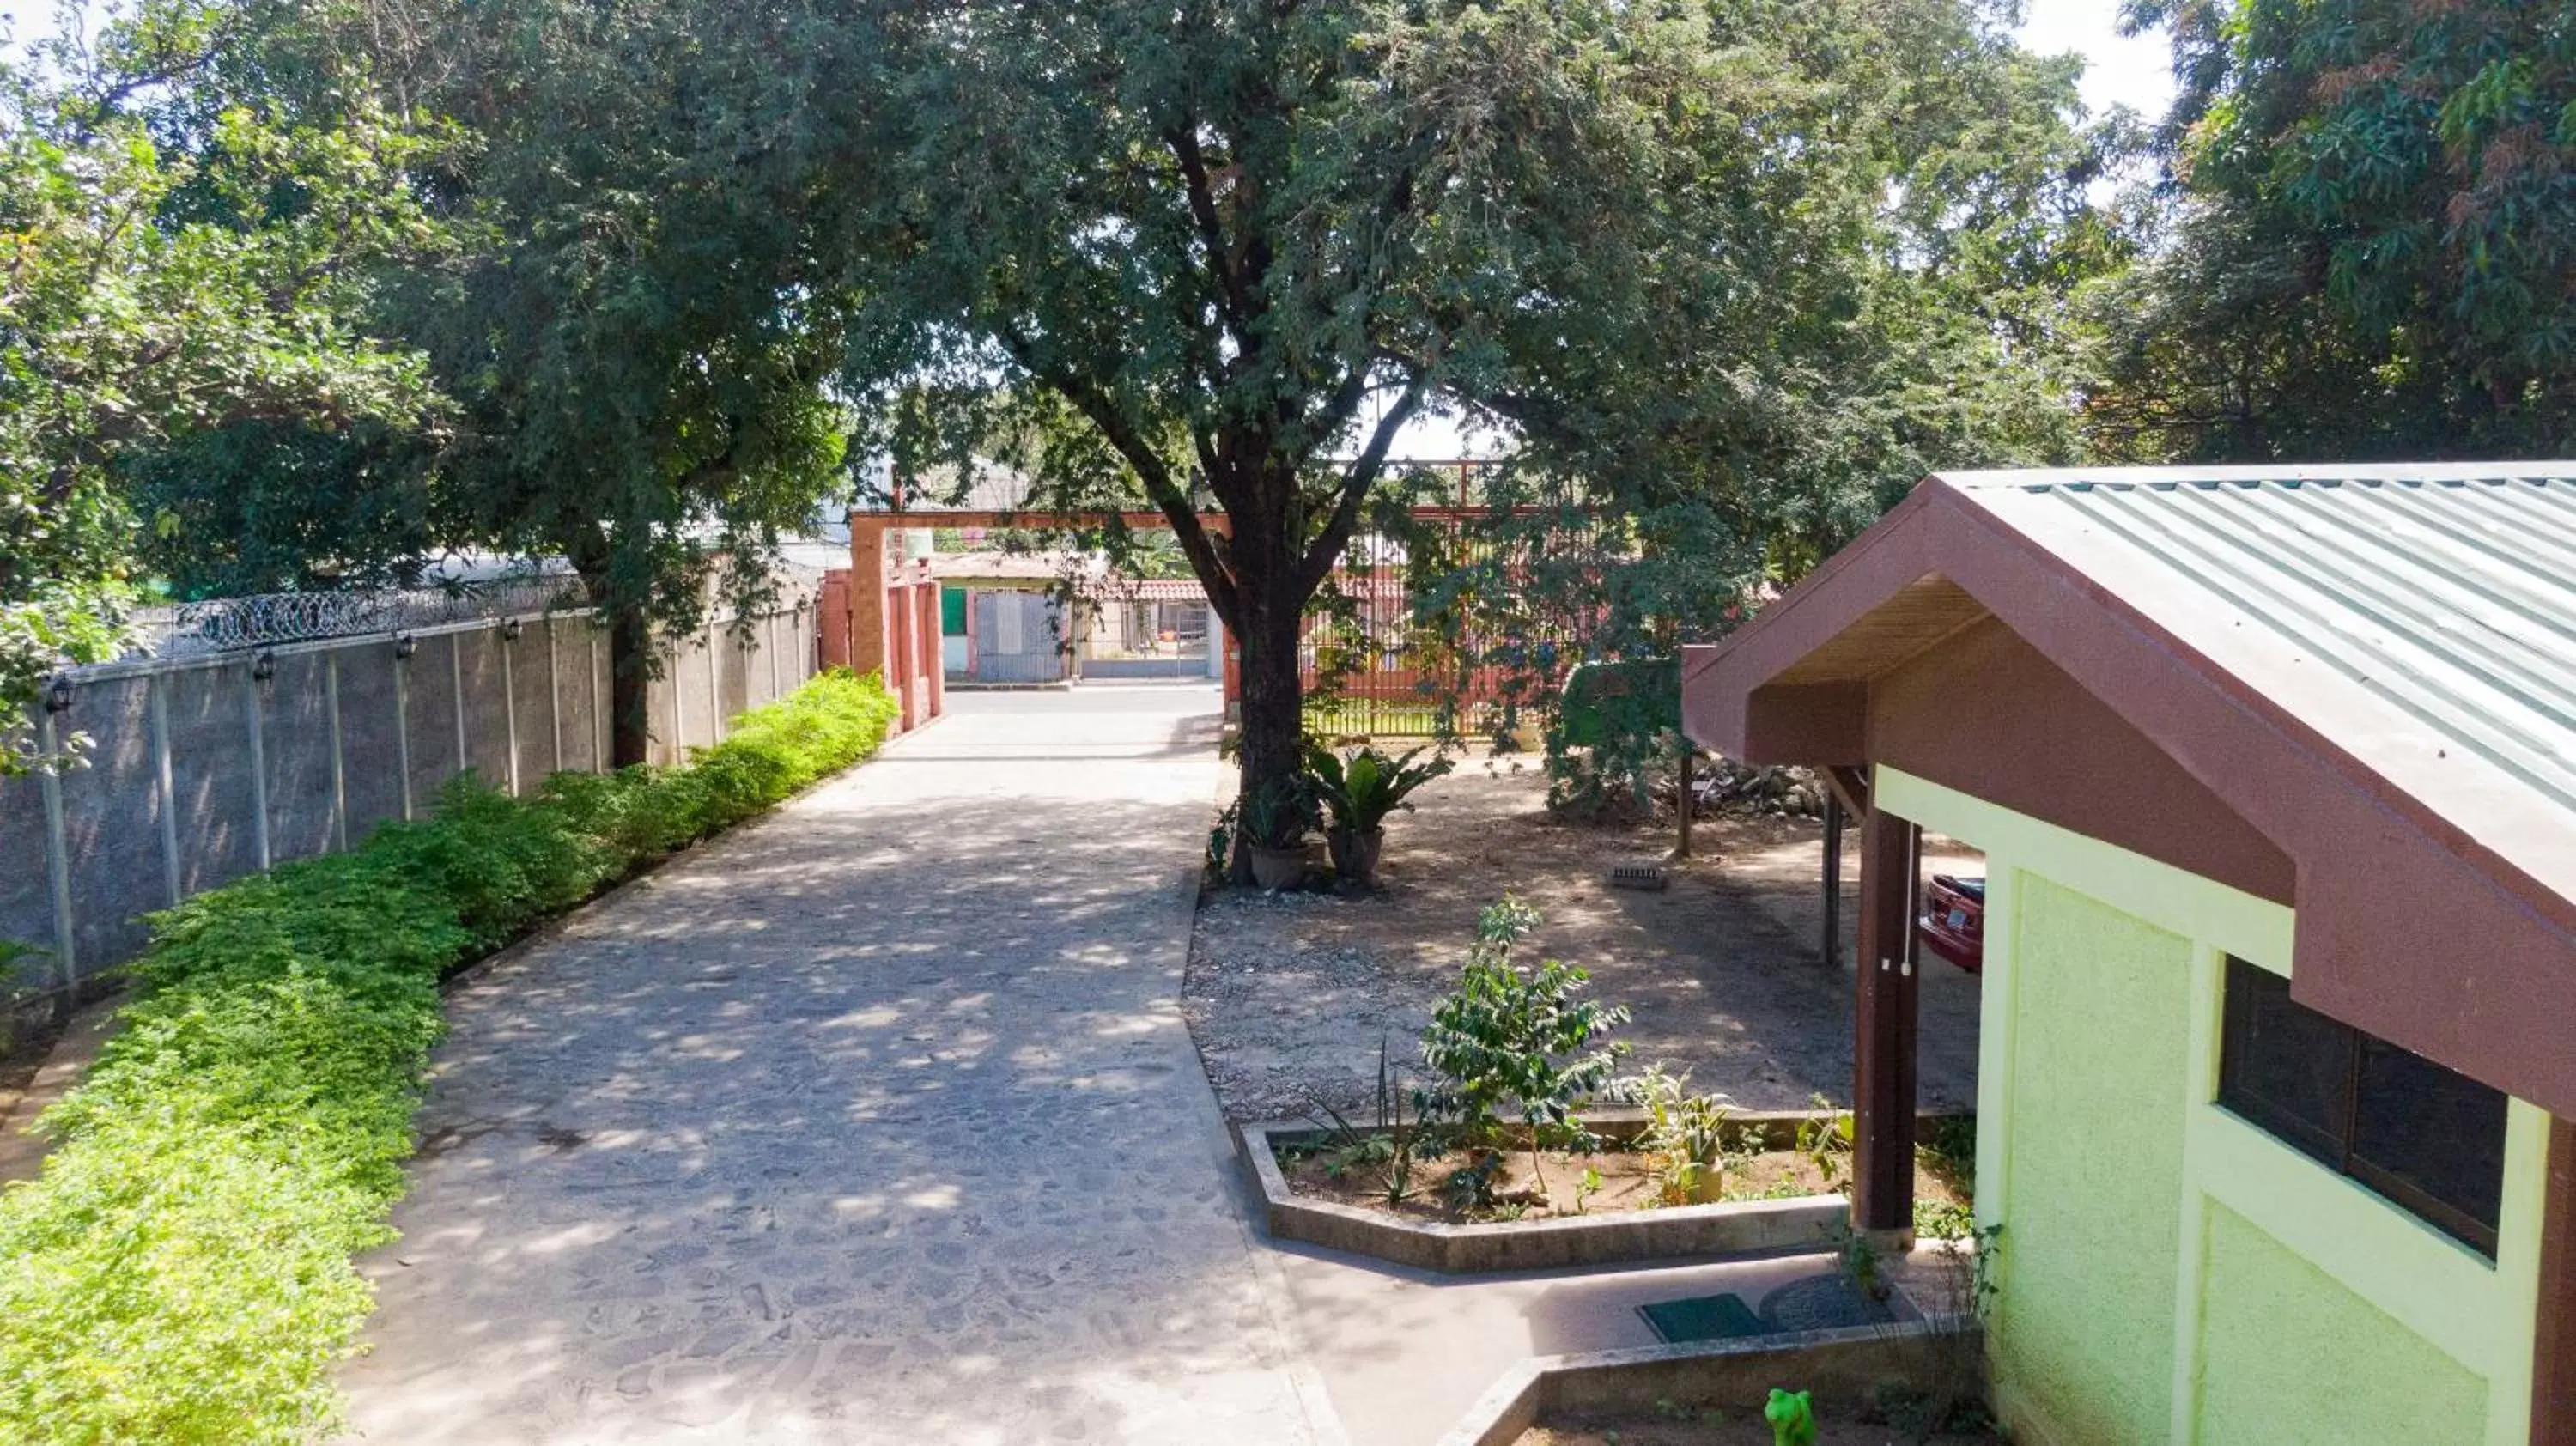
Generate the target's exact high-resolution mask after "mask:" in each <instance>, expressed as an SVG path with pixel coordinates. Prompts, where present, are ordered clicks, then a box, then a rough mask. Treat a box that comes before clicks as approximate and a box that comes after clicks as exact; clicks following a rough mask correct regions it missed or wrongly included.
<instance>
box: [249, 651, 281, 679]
mask: <svg viewBox="0 0 2576 1446" xmlns="http://www.w3.org/2000/svg"><path fill="white" fill-rule="evenodd" d="M276 676H277V654H275V653H262V654H260V655H259V656H258V657H256V658H253V659H251V662H250V677H251V681H252V682H254V683H265V682H267V681H268V680H269V679H271V678H274V677H276Z"/></svg>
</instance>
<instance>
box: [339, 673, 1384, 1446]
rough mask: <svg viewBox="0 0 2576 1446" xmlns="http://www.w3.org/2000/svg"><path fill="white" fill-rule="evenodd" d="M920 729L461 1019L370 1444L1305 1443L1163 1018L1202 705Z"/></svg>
mask: <svg viewBox="0 0 2576 1446" xmlns="http://www.w3.org/2000/svg"><path fill="white" fill-rule="evenodd" d="M952 702H953V703H954V704H955V705H956V709H955V713H954V715H953V716H951V717H950V718H949V719H947V720H945V721H943V722H941V723H940V724H938V725H937V726H935V727H933V728H930V729H927V730H925V731H923V732H921V733H919V734H916V735H914V736H912V737H910V738H906V739H903V740H901V741H899V742H897V743H896V744H894V745H893V746H891V747H890V748H888V749H887V750H886V752H885V753H884V754H883V755H881V756H880V757H879V759H878V760H877V761H876V762H874V763H871V764H869V765H868V766H866V767H864V768H861V769H858V770H856V771H855V772H853V773H851V774H849V775H847V776H846V777H844V778H842V779H840V780H838V781H836V782H834V783H832V784H829V785H827V786H825V787H823V788H822V789H820V790H818V791H816V792H814V793H812V794H810V795H808V796H806V797H805V798H803V799H800V800H798V801H797V802H795V803H793V804H790V805H789V806H788V807H786V808H785V809H783V810H781V811H780V812H779V813H778V814H777V815H776V816H774V817H771V818H769V819H766V820H764V821H761V822H759V823H756V824H753V825H751V826H750V827H748V828H745V829H743V830H740V831H739V832H737V833H736V834H734V835H733V836H731V837H729V838H727V839H724V840H722V841H719V842H718V843H716V844H715V845H713V846H710V847H708V848H706V849H704V850H702V851H700V852H699V853H696V854H693V855H691V856H690V857H688V858H687V859H685V860H682V861H680V862H678V863H676V864H674V865H672V866H670V867H668V868H665V869H664V870H662V871H661V872H660V873H658V874H656V875H654V876H653V877H652V878H650V879H648V880H646V881H645V882H643V883H641V884H639V885H637V886H635V887H633V888H630V889H628V890H626V891H624V892H622V893H620V894H618V895H617V896H615V897H614V898H611V899H609V900H606V901H604V902H602V903H600V904H598V905H595V906H593V907H592V908H590V909H587V910H585V911H583V912H582V913H581V914H579V915H577V916H575V918H574V919H573V920H571V921H570V922H569V924H568V926H567V927H565V928H564V929H563V930H562V931H561V932H559V933H557V934H555V935H554V936H552V937H550V938H547V939H545V940H544V941H543V942H541V943H538V944H537V945H535V946H534V947H531V948H528V949H526V950H523V951H521V952H520V953H518V954H517V955H515V956H513V957H511V958H509V959H508V960H506V961H504V962H502V963H501V964H499V965H497V966H496V967H494V968H493V969H492V970H491V971H490V973H489V974H488V975H487V976H486V977H484V978H483V979H481V980H480V981H478V982H477V983H476V984H474V985H473V986H472V987H470V988H468V989H466V990H464V991H462V992H461V993H460V994H459V995H458V996H457V998H456V999H455V1001H454V1003H453V1006H452V1010H451V1014H452V1017H453V1021H454V1033H453V1035H452V1037H451V1038H450V1039H449V1041H448V1043H447V1044H446V1046H445V1047H444V1048H443V1049H442V1050H441V1051H440V1055H439V1062H438V1074H437V1078H436V1082H435V1084H434V1086H433V1089H432V1093H431V1098H430V1102H429V1105H428V1108H427V1113H426V1115H425V1116H424V1120H423V1128H424V1132H425V1136H426V1139H425V1145H424V1148H423V1151H422V1157H421V1159H420V1160H419V1161H418V1162H417V1164H416V1165H415V1166H414V1169H413V1175H414V1181H415V1184H414V1190H413V1194H412V1195H411V1197H410V1199H409V1200H407V1201H406V1202H405V1203H404V1205H403V1206H402V1208H401V1209H400V1210H399V1211H398V1212H397V1215H396V1222H395V1223H396V1224H397V1225H398V1226H399V1227H400V1228H401V1230H402V1232H403V1239H402V1241H401V1242H400V1243H399V1244H397V1245H395V1246H394V1247H392V1248H391V1249H390V1250H388V1251H384V1252H380V1253H379V1254H378V1255H377V1256H375V1257H374V1258H372V1259H371V1261H370V1262H369V1269H370V1272H371V1273H372V1274H373V1275H374V1276H375V1278H376V1279H377V1280H378V1281H379V1289H380V1299H381V1308H380V1310H379V1312H378V1315H377V1317H376V1320H375V1322H374V1324H373V1326H372V1327H371V1329H370V1331H369V1339H370V1341H371V1343H372V1345H373V1348H374V1349H373V1352H372V1354H370V1355H368V1356H367V1357H364V1358H362V1359H361V1360H359V1361H357V1362H355V1363H354V1364H353V1365H352V1366H351V1368H350V1369H349V1370H348V1372H347V1383H348V1385H349V1387H350V1390H351V1393H352V1397H353V1404H352V1412H351V1424H352V1426H353V1427H354V1428H355V1429H356V1431H357V1433H358V1434H359V1435H360V1436H361V1437H362V1438H363V1439H365V1440H368V1441H371V1442H383V1443H399V1446H435V1443H444V1442H456V1443H465V1442H471V1443H476V1446H499V1443H518V1442H546V1443H594V1442H595V1443H625V1442H655V1443H661V1442H701V1441H704V1442H714V1441H726V1442H732V1441H758V1442H763V1443H771V1442H780V1443H802V1442H817V1443H823V1442H850V1443H859V1442H906V1443H914V1442H918V1443H941V1446H946V1443H977V1442H1014V1443H1016V1442H1035V1441H1065V1440H1073V1441H1083V1440H1088V1441H1101V1442H1109V1441H1127V1442H1176V1443H1178V1442H1187V1443H1202V1442H1220V1441H1221V1442H1227V1443H1242V1446H1261V1443H1270V1442H1279V1443H1301V1442H1307V1441H1317V1440H1325V1441H1329V1440H1333V1439H1336V1438H1335V1436H1334V1434H1333V1432H1334V1428H1333V1427H1332V1425H1331V1422H1330V1416H1331V1413H1330V1411H1329V1409H1328V1408H1326V1407H1324V1406H1323V1405H1322V1404H1321V1403H1322V1400H1323V1397H1322V1393H1321V1391H1320V1389H1319V1388H1318V1387H1316V1386H1315V1385H1314V1384H1313V1382H1314V1378H1313V1377H1312V1376H1311V1375H1310V1374H1309V1373H1307V1372H1306V1371H1305V1370H1304V1369H1303V1368H1302V1367H1301V1366H1299V1365H1298V1364H1297V1363H1298V1361H1299V1352H1298V1351H1297V1350H1296V1349H1295V1347H1294V1345H1293V1343H1292V1341H1291V1339H1290V1335H1289V1331H1288V1328H1287V1326H1286V1322H1287V1321H1288V1320H1289V1318H1290V1315H1291V1312H1290V1310H1289V1308H1288V1307H1287V1305H1286V1304H1285V1298H1286V1295H1287V1293H1286V1292H1285V1291H1284V1290H1283V1289H1282V1288H1281V1286H1280V1282H1279V1277H1278V1274H1277V1268H1278V1267H1277V1263H1276V1261H1275V1260H1274V1259H1272V1258H1270V1257H1267V1256H1262V1255H1256V1254H1255V1248H1254V1243H1253V1241H1252V1240H1251V1238H1250V1236H1249V1234H1248V1232H1247V1230H1246V1228H1245V1226H1244V1225H1243V1223H1242V1216H1241V1214H1240V1212H1239V1209H1238V1207H1237V1205H1236V1202H1235V1196H1234V1193H1233V1191H1234V1186H1233V1180H1232V1174H1231V1166H1230V1164H1229V1161H1228V1158H1227V1155H1226V1147H1225V1141H1224V1137H1223V1134H1222V1130H1221V1127H1220V1126H1219V1124H1218V1122H1217V1118H1216V1113H1215V1103H1214V1100H1213V1098H1212V1096H1211V1095H1210V1094H1209V1091H1208V1087H1207V1083H1206V1080H1205V1078H1204V1077H1203V1076H1202V1074H1201V1073H1200V1071H1199V1067H1198V1061H1197V1059H1196V1057H1195V1055H1194V1053H1193V1051H1192V1049H1191V1047H1190V1042H1189V1038H1188V1035H1187V1033H1186V1032H1185V1031H1184V1030H1183V1028H1182V1025H1181V1020H1180V1014H1179V1009H1178V997H1179V994H1180V986H1181V970H1182V965H1183V963H1184V958H1185V951H1186V949H1187V947H1188V939H1189V912H1188V910H1189V903H1188V894H1187V893H1186V891H1185V889H1184V885H1183V879H1184V877H1185V873H1186V871H1187V870H1188V868H1189V867H1190V865H1191V862H1192V860H1193V859H1194V857H1195V856H1196V854H1197V853H1198V851H1199V849H1200V848H1201V846H1202V845H1203V842H1204V840H1205V838H1206V826H1207V818H1208V808H1209V801H1210V798H1211V795H1212V793H1213V790H1214V788H1215V785H1216V781H1217V773H1216V768H1217V764H1216V762H1215V759H1214V756H1213V750H1212V749H1211V748H1210V747H1209V746H1208V745H1207V742H1206V741H1202V740H1203V739H1204V738H1206V737H1207V736H1208V734H1207V729H1208V728H1209V727H1211V726H1212V722H1211V720H1210V719H1209V718H1207V717H1206V715H1208V714H1210V713H1212V711H1213V709H1214V706H1215V697H1214V694H1213V692H1212V691H1209V690H1205V689H1196V688H1171V687H1155V686H1150V685H1148V686H1137V687H1130V688H1100V687H1092V688H1085V689H1083V690H1081V691H1079V692H1077V693H1074V694H1071V695H1065V694H1009V695H960V696H958V697H955V698H953V699H952ZM1265 1282H1266V1283H1265Z"/></svg>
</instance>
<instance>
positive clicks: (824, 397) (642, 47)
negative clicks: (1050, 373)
mask: <svg viewBox="0 0 2576 1446" xmlns="http://www.w3.org/2000/svg"><path fill="white" fill-rule="evenodd" d="M797 10H798V7H796V6H793V5H776V6H762V5H743V6H740V7H727V8H722V9H717V10H710V9H709V8H708V7H705V6H702V5H691V4H684V3H631V4H624V5H615V6H595V5H572V4H567V5H555V6H545V5H530V6H525V7H488V8H487V7H474V6H464V7H458V8H455V9H453V10H451V11H449V12H447V13H446V14H445V16H444V17H443V19H442V20H441V22H440V25H439V27H438V28H437V30H436V32H435V33H436V37H437V38H436V42H435V44H434V45H433V46H431V47H430V49H429V50H428V51H427V52H426V53H425V54H424V55H422V56H421V57H419V58H418V59H417V60H416V61H415V62H414V64H415V66H416V68H418V69H420V70H422V71H424V72H427V73H428V74H429V75H430V77H431V79H430V81H429V82H428V84H427V85H426V87H425V94H426V95H428V96H429V97H430V98H431V99H432V100H434V101H435V102H436V103H437V104H439V105H440V106H441V107H442V108H443V109H444V110H445V111H446V112H447V113H448V114H450V115H452V116H454V117H455V118H457V120H458V121H459V123H461V124H462V125H464V126H465V127H466V128H467V130H468V131H469V132H470V134H471V135H472V136H473V137H474V142H475V144H474V147H473V153H472V154H471V155H470V157H468V158H466V159H464V160H462V161H461V162H460V163H459V164H458V165H457V166H456V167H455V168H454V170H453V172H452V173H451V174H449V175H448V176H446V177H443V178H442V182H441V184H442V186H443V187H444V188H445V189H446V190H447V191H448V192H449V193H450V195H451V199H450V201H449V203H448V205H449V213H450V215H451V218H452V222H453V224H454V225H455V226H456V227H457V228H458V229H459V231H460V232H461V233H462V235H463V236H464V238H465V239H464V242H463V244H462V245H461V246H460V247H459V256H458V259H457V261H456V263H455V264H454V265H452V266H450V267H447V268H445V269H443V270H441V271H439V272H437V273H435V274H430V275H425V276H422V277H420V278H418V279H417V282H416V284H415V286H414V287H413V288H411V289H410V291H409V292H408V293H407V295H406V296H405V298H404V301H403V303H402V305H401V307H400V308H399V309H400V311H401V313H402V314H403V316H404V317H405V318H406V326H407V332H408V334H409V335H411V336H413V337H414V338H416V339H417V340H419V341H420V342H421V343H422V344H423V345H425V346H426V347H427V348H428V350H429V353H430V355H431V356H432V358H433V359H434V360H435V362H436V367H437V375H438V377H439V379H440V381H441V382H442V384H443V385H444V386H445V387H446V388H447V389H448V390H449V391H450V392H451V393H452V394H453V395H454V396H455V397H456V398H457V400H458V405H459V406H460V408H461V410H462V417H461V419H460V422H459V424H458V426H457V428H456V434H457V435H456V438H455V441H454V443H453V445H451V446H449V447H448V448H447V449H446V450H445V452H444V454H443V455H442V457H441V459H440V467H441V469H442V471H443V473H444V474H445V476H444V482H443V485H442V488H441V495H442V498H443V503H442V506H441V510H440V512H439V514H438V516H439V523H440V525H441V526H442V527H443V528H444V529H445V530H446V531H447V532H448V533H449V534H450V535H455V536H463V537H469V538H473V539H476V540H479V541H482V542H484V543H486V544H487V545H491V546H495V547H498V548H501V549H504V550H506V551H511V552H518V553H528V554H536V555H556V556H561V557H564V558H566V559H568V560H569V561H570V562H571V563H572V565H573V566H574V568H575V569H576V570H578V571H579V573H580V574H581V576H582V578H583V580H584V581H585V583H586V584H587V585H588V590H589V592H590V595H591V597H592V599H593V601H594V602H595V603H596V604H597V605H598V606H599V607H601V608H602V609H603V610H604V611H605V612H606V614H607V616H608V618H609V620H610V627H609V642H610V656H611V658H612V660H613V668H612V677H613V679H614V684H613V706H612V728H611V739H612V745H613V747H612V753H613V756H614V758H615V760H616V761H617V762H619V763H621V764H625V763H635V762H640V761H642V760H643V758H644V757H645V753H646V748H647V745H648V743H649V724H648V720H647V713H646V708H645V686H646V683H647V682H648V680H649V679H650V678H651V677H652V676H653V675H654V674H655V673H656V672H657V671H658V667H659V657H658V654H657V653H656V651H655V649H654V648H653V646H652V636H653V632H654V630H655V628H656V627H657V626H658V627H660V628H664V629H668V630H670V631H673V632H682V633H685V632H687V631H691V630H694V629H695V628H696V627H698V626H700V625H701V624H702V622H703V620H704V618H705V616H706V614H707V611H708V609H709V608H710V607H711V606H712V605H714V603H715V602H716V601H717V600H718V598H719V597H729V598H730V599H731V600H732V601H734V602H736V603H737V604H740V605H743V606H744V607H745V608H748V607H749V606H750V605H753V604H756V603H758V602H760V601H761V600H762V599H763V598H764V596H765V593H766V591H767V589H768V588H769V587H770V586H771V585H772V580H773V579H774V577H775V569H774V566H773V564H774V561H775V556H776V548H777V544H778V542H779V539H780V537H781V535H782V534H783V533H785V532H788V531H792V530H794V529H796V528H798V527H800V526H801V525H803V524H805V523H807V522H809V521H811V520H812V519H813V518H814V516H815V514H816V509H817V505H818V503H819V502H820V501H821V500H822V499H823V497H824V496H825V495H826V494H827V493H831V492H834V491H836V490H839V489H840V488H841V487H842V486H843V485H844V474H843V472H842V460H843V452H844V443H845V438H846V436H847V433H848V430H849V417H848V409H847V407H846V406H844V405H843V404H842V403H841V402H839V401H837V400H836V399H835V398H834V397H833V396H832V395H831V394H830V392H829V390H828V389H827V387H826V385H825V383H826V381H827V379H828V378H829V376H830V375H831V373H832V372H833V371H834V369H835V367H836V365H837V364H838V362H839V360H840V358H841V355H842V347H843V341H844V337H845V333H846V325H845V322H844V313H845V311H846V307H845V305H844V303H845V299H846V297H847V296H848V292H847V289H846V287H845V286H843V285H842V284H841V283H840V280H839V278H838V277H837V276H836V275H834V274H832V272H833V269H834V268H832V267H829V266H825V265H821V264H818V254H817V251H816V248H815V244H814V238H815V236H816V235H817V234H818V229H819V228H820V227H821V226H822V224H823V223H824V221H825V219H826V217H827V216H828V214H829V212H830V208H831V204H832V202H831V198H830V197H829V196H828V195H827V194H825V193H823V192H822V191H820V190H819V189H818V187H819V185H820V183H821V181H822V179H823V178H822V176H821V175H820V173H819V172H818V170H817V168H816V167H815V166H814V165H813V164H812V163H811V161H810V159H809V151H810V139H809V138H808V137H807V136H806V135H805V133H804V130H803V127H804V126H805V124H806V120H807V118H806V117H805V116H804V114H803V111H804V107H805V106H806V104H807V102H808V101H809V99H810V97H811V96H812V93H813V88H814V86H815V85H816V84H817V83H818V82H819V81H820V79H821V78H822V75H823V73H824V67H826V66H828V65H829V64H830V63H831V62H832V60H833V58H834V56H835V55H836V54H837V52H838V47H839V45H840V44H842V43H844V41H845V39H846V34H845V30H844V29H842V28H839V27H834V28H818V27H816V26H813V25H811V24H806V23H800V21H799V19H798V16H797ZM791 30H792V31H794V32H796V35H795V38H791V37H790V35H789V32H790V31H791Z"/></svg>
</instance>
